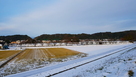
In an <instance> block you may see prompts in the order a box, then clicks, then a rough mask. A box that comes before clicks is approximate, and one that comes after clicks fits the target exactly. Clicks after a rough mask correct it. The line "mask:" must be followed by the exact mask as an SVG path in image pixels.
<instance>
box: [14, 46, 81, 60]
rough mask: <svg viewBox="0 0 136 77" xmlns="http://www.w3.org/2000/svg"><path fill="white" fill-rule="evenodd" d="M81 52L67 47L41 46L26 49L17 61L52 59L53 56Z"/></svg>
mask: <svg viewBox="0 0 136 77" xmlns="http://www.w3.org/2000/svg"><path fill="white" fill-rule="evenodd" d="M79 53H80V52H77V51H73V50H69V49H65V48H39V49H26V50H25V51H24V52H23V53H21V54H20V55H18V56H17V57H16V58H17V59H16V60H17V61H19V60H21V59H36V60H41V59H46V60H48V59H51V58H65V57H68V56H73V55H77V54H79Z"/></svg>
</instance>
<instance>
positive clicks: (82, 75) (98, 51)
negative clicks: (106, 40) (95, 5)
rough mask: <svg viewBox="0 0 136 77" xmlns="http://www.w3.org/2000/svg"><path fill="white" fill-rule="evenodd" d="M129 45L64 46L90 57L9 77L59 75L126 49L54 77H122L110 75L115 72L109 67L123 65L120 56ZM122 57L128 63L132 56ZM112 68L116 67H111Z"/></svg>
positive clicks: (133, 53)
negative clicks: (65, 70) (90, 61)
mask: <svg viewBox="0 0 136 77" xmlns="http://www.w3.org/2000/svg"><path fill="white" fill-rule="evenodd" d="M128 45H129V46H130V44H125V45H123V44H122V45H89V46H63V47H64V48H68V49H72V50H76V51H80V52H84V53H88V54H89V55H88V57H85V58H81V59H77V60H73V61H68V62H64V63H60V64H57V65H53V66H50V67H43V68H39V69H36V70H32V71H27V72H23V73H18V74H15V75H9V76H8V77H17V76H19V77H26V76H30V77H45V76H48V75H50V74H53V73H57V72H59V71H61V70H64V69H68V68H70V67H74V66H77V65H79V64H82V63H85V62H87V61H89V60H94V59H96V58H99V57H101V56H104V55H106V54H109V53H113V52H115V51H117V50H118V51H119V50H121V49H123V48H124V49H125V51H122V52H120V53H117V54H115V55H112V56H109V57H106V58H103V59H100V60H97V61H95V62H93V63H90V64H86V65H84V66H81V67H78V68H75V69H72V70H70V71H67V72H63V73H61V74H57V75H55V76H54V77H90V75H91V77H111V76H112V75H113V77H120V76H117V74H115V73H114V74H110V73H111V72H112V71H114V70H111V71H110V70H109V69H110V68H112V67H109V66H110V65H111V64H117V65H118V66H119V65H121V64H118V63H119V62H118V60H119V61H120V58H122V57H119V56H118V55H120V54H121V53H123V52H126V51H127V50H129V48H127V47H126V46H128ZM61 47H62V46H61ZM130 47H132V46H130ZM130 54H132V55H133V56H134V55H135V49H134V50H133V52H132V53H130ZM122 56H125V58H123V60H122V59H121V60H122V61H124V59H125V61H126V62H127V59H128V58H127V56H128V57H129V56H130V55H122ZM116 57H117V60H116V59H115V58H116ZM134 58H135V57H134ZM114 60H115V61H114ZM110 61H111V62H113V63H111V62H110ZM122 61H121V62H122ZM131 61H133V60H131ZM106 62H107V63H106ZM109 62H110V63H109ZM111 66H115V65H111ZM108 67H109V68H108ZM115 68H116V67H115ZM128 68H129V67H128ZM104 69H105V70H107V71H108V70H109V71H110V73H109V72H105V71H104ZM99 70H100V71H99ZM128 70H129V69H128ZM128 70H127V71H128ZM132 70H133V69H132ZM103 71H104V72H103ZM115 71H116V70H115ZM127 71H126V72H127ZM126 72H125V74H127V73H126ZM125 74H124V75H125ZM66 75H67V76H66ZM118 75H120V74H118Z"/></svg>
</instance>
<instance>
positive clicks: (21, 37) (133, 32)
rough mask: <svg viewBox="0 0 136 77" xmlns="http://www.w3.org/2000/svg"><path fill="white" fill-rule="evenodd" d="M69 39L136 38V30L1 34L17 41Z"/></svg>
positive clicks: (5, 38) (6, 38)
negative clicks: (91, 32)
mask: <svg viewBox="0 0 136 77" xmlns="http://www.w3.org/2000/svg"><path fill="white" fill-rule="evenodd" d="M27 39H35V40H67V41H73V42H74V41H75V42H77V41H79V39H112V40H117V39H120V40H128V41H131V40H135V41H136V30H129V31H122V32H99V33H94V34H85V33H82V34H43V35H40V36H37V37H35V38H31V37H29V36H28V35H11V36H0V40H8V41H16V40H27Z"/></svg>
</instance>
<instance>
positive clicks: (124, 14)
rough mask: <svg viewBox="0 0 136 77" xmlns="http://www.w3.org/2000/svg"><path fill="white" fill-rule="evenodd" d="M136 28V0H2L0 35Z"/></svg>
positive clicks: (112, 30)
mask: <svg viewBox="0 0 136 77" xmlns="http://www.w3.org/2000/svg"><path fill="white" fill-rule="evenodd" d="M124 30H136V0H0V36H1V35H14V34H27V35H29V36H31V37H35V36H38V35H41V34H56V33H72V34H78V33H88V34H92V33H96V32H107V31H111V32H116V31H124Z"/></svg>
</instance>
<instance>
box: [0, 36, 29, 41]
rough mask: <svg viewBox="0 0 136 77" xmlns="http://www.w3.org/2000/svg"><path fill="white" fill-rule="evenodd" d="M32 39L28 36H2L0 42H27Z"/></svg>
mask: <svg viewBox="0 0 136 77" xmlns="http://www.w3.org/2000/svg"><path fill="white" fill-rule="evenodd" d="M27 39H31V37H29V36H28V35H11V36H0V40H4V41H5V40H9V41H16V40H27Z"/></svg>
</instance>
